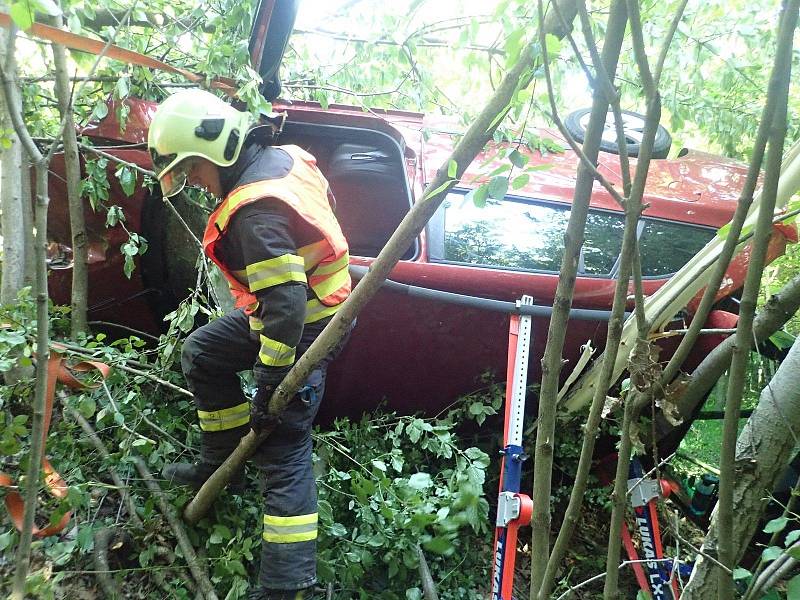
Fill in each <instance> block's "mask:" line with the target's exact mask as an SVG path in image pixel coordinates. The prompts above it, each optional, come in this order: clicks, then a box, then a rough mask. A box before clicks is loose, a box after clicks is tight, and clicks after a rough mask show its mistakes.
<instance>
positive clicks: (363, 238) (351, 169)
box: [278, 122, 417, 260]
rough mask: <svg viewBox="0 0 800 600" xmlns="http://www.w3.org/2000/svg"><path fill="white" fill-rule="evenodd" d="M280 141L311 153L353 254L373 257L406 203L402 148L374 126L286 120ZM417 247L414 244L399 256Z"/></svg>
mask: <svg viewBox="0 0 800 600" xmlns="http://www.w3.org/2000/svg"><path fill="white" fill-rule="evenodd" d="M278 143H279V144H294V145H297V146H300V147H301V148H303V149H304V150H307V151H308V152H310V153H311V154H313V155H314V156H315V157H316V159H317V164H318V166H319V168H320V170H321V171H322V173H323V174H324V175H325V177H326V178H327V179H328V182H329V183H330V186H331V190H332V191H333V194H334V196H335V198H336V217H337V218H338V220H339V223H340V224H341V226H342V230H343V232H344V234H345V237H346V238H347V241H348V242H349V244H350V254H351V255H352V256H365V257H375V256H377V255H378V253H379V252H380V251H381V249H382V248H383V246H384V245H385V244H386V241H387V240H388V239H389V237H390V236H391V235H392V233H393V232H394V230H395V229H396V228H397V226H398V225H399V224H400V221H402V219H403V217H404V216H405V215H406V213H407V212H408V211H409V209H410V208H411V190H410V189H409V186H408V182H407V179H406V175H405V161H404V159H403V149H402V148H401V146H400V145H399V143H398V142H397V141H396V140H395V139H393V138H392V137H390V136H388V135H386V134H385V133H382V132H379V131H373V130H369V129H361V128H354V127H341V126H334V125H320V124H313V125H312V124H308V123H297V122H288V123H287V124H286V125H285V127H284V130H283V133H282V134H281V137H280V139H279V142H278ZM416 253H417V249H416V247H415V246H412V247H411V248H409V249H408V250H407V251H406V253H405V254H404V256H403V259H405V260H408V259H411V258H413V257H414V256H415V255H416Z"/></svg>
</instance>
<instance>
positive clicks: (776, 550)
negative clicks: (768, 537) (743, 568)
mask: <svg viewBox="0 0 800 600" xmlns="http://www.w3.org/2000/svg"><path fill="white" fill-rule="evenodd" d="M781 554H783V548H780V547H778V546H770V547H769V548H764V551H763V552H762V553H761V559H762V560H763V561H764V562H772V561H773V560H775V559H776V558H778V557H779V556H780V555H781Z"/></svg>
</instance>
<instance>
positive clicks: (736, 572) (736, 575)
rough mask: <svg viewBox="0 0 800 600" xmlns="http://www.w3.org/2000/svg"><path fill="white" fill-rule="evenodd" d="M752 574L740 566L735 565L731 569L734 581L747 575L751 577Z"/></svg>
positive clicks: (745, 577)
mask: <svg viewBox="0 0 800 600" xmlns="http://www.w3.org/2000/svg"><path fill="white" fill-rule="evenodd" d="M752 576H753V574H752V573H751V572H750V571H748V570H747V569H743V568H741V567H736V568H735V569H734V570H733V579H734V581H738V580H739V579H747V578H748V577H752Z"/></svg>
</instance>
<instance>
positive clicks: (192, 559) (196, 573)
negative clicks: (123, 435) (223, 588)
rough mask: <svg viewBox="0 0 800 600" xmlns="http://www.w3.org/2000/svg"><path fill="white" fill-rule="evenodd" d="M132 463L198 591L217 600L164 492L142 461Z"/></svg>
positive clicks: (135, 460)
mask: <svg viewBox="0 0 800 600" xmlns="http://www.w3.org/2000/svg"><path fill="white" fill-rule="evenodd" d="M133 462H134V464H135V465H136V469H137V470H138V471H139V474H140V475H141V476H142V479H144V482H145V485H146V486H147V489H148V490H150V493H151V494H152V495H153V498H154V499H155V501H156V504H158V507H159V509H160V510H161V512H162V514H163V515H164V517H165V518H166V519H167V523H169V526H170V528H171V529H172V532H173V533H174V534H175V539H177V540H178V546H180V549H181V552H182V553H183V557H184V559H186V564H187V565H189V570H190V571H191V572H192V576H193V577H194V579H195V581H196V582H197V587H198V588H199V591H200V592H202V594H203V595H204V596H205V598H206V600H219V599H218V597H217V594H216V592H214V586H213V585H212V584H211V581H210V580H209V579H208V575H206V571H205V569H204V568H203V567H201V566H200V564H199V562H198V561H197V554H196V553H195V551H194V547H193V546H192V542H191V541H190V540H189V536H187V535H186V531H185V530H184V528H183V525H181V522H180V519H179V518H178V516H177V514H176V513H175V509H174V508H173V507H172V505H171V504H170V503H169V501H168V500H167V497H166V496H165V495H164V492H163V491H162V490H161V488H160V487H159V485H158V483H157V482H156V480H155V479H153V475H152V474H151V473H150V470H149V469H148V468H147V465H146V464H145V462H144V460H142V459H141V458H139V457H136V458H134V461H133Z"/></svg>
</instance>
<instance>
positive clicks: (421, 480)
mask: <svg viewBox="0 0 800 600" xmlns="http://www.w3.org/2000/svg"><path fill="white" fill-rule="evenodd" d="M408 485H409V487H411V488H413V489H415V490H420V491H421V490H426V489H428V488H429V487H431V486H432V485H433V480H432V479H431V476H430V474H429V473H414V474H413V475H412V476H411V477H409V478H408Z"/></svg>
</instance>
